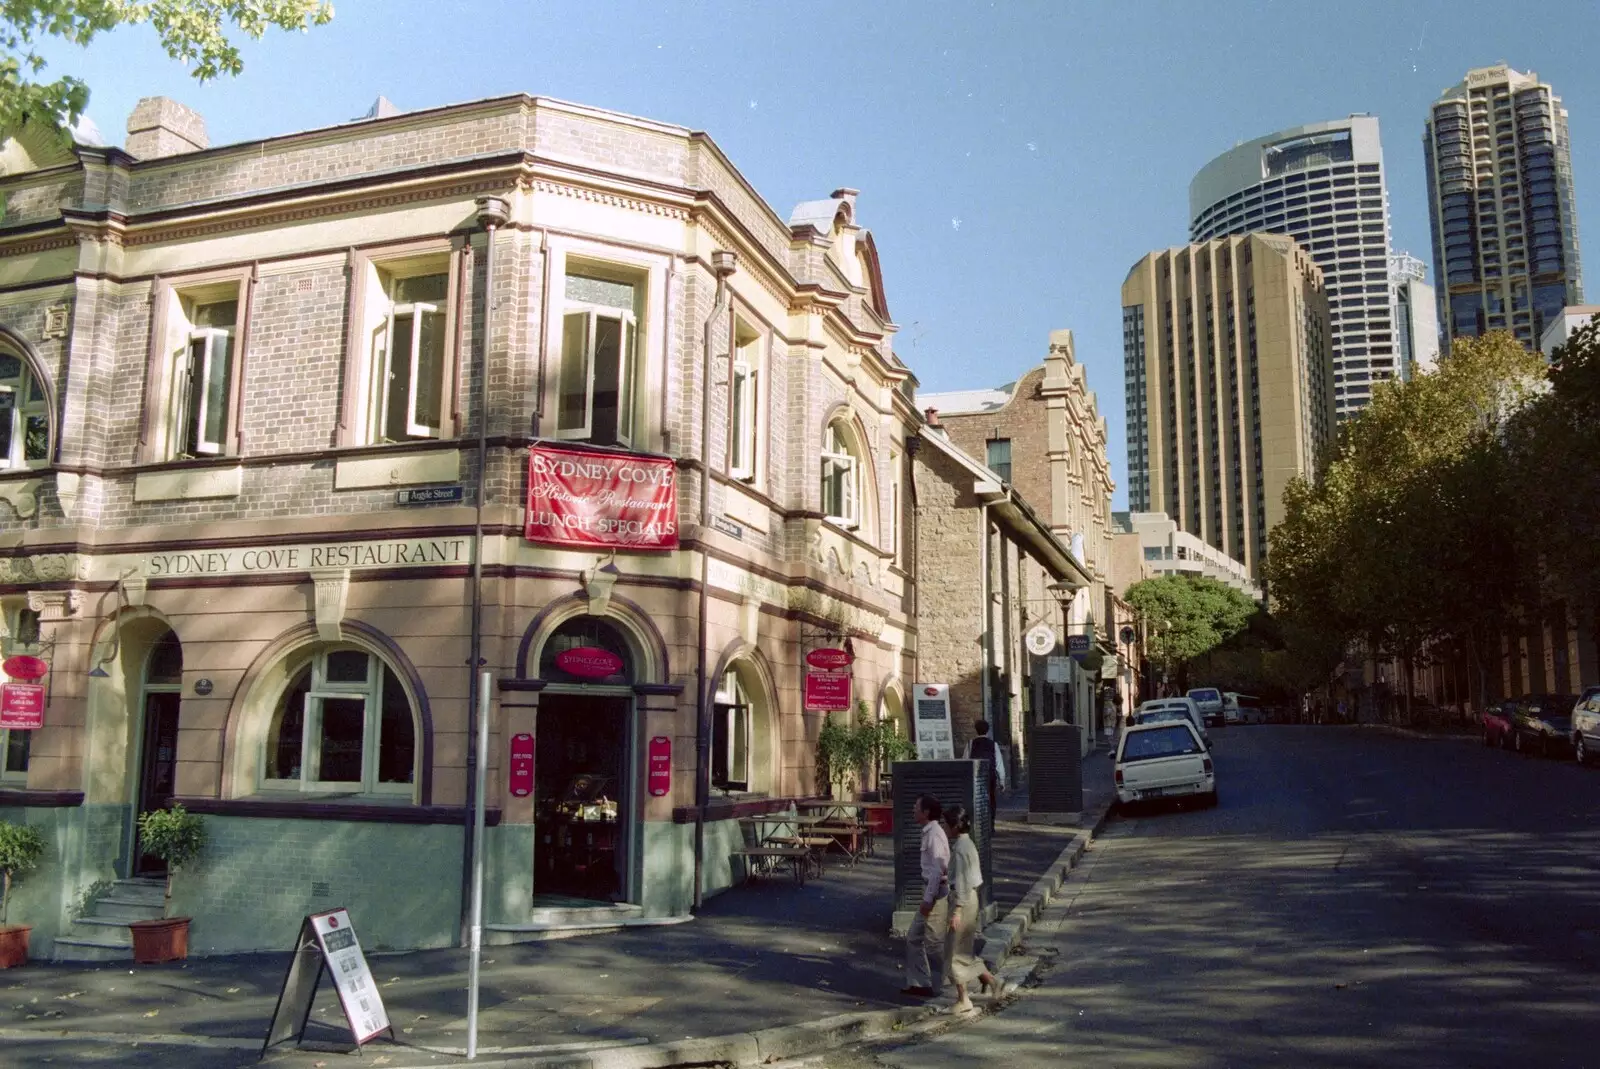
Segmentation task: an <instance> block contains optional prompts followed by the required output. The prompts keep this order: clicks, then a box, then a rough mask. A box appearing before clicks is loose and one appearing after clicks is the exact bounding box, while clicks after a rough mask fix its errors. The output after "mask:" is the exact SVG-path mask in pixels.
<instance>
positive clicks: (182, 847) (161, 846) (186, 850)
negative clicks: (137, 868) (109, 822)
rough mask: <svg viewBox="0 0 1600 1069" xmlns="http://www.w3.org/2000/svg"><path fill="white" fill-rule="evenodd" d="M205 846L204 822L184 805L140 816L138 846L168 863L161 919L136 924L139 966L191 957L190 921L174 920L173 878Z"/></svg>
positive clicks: (131, 927) (135, 950) (135, 948)
mask: <svg viewBox="0 0 1600 1069" xmlns="http://www.w3.org/2000/svg"><path fill="white" fill-rule="evenodd" d="M205 845H206V829H205V821H204V820H202V819H201V818H200V817H199V816H198V815H197V814H194V813H191V812H189V811H188V810H187V809H185V808H183V806H181V805H178V804H176V803H175V804H174V805H173V806H172V808H171V809H152V810H151V811H150V812H148V813H141V814H139V846H140V848H141V849H142V850H144V852H145V853H147V854H150V855H151V856H153V857H158V858H160V859H161V860H162V861H165V862H166V863H167V889H166V895H165V896H164V897H163V898H162V904H161V920H158V921H133V922H131V923H130V924H129V925H128V929H129V930H130V931H131V932H132V933H133V960H134V961H135V962H137V963H138V964H140V965H155V964H159V963H160V962H163V961H182V960H184V959H185V958H187V957H188V956H189V918H188V917H173V916H172V915H171V914H172V876H173V874H174V873H175V872H177V870H178V869H180V868H182V867H183V866H185V865H187V864H188V863H189V862H191V861H193V860H194V859H195V858H196V857H197V856H198V855H199V853H200V850H201V848H203V847H204V846H205Z"/></svg>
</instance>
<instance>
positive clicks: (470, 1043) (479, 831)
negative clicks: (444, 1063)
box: [467, 672, 492, 1062]
mask: <svg viewBox="0 0 1600 1069" xmlns="http://www.w3.org/2000/svg"><path fill="white" fill-rule="evenodd" d="M491 682H492V680H491V679H490V676H489V673H488V672H484V673H482V674H481V675H479V676H478V772H477V780H478V786H477V794H476V795H475V803H474V808H473V812H472V951H471V956H470V957H469V958H468V959H467V1061H469V1062H470V1061H472V1060H473V1059H474V1058H476V1057H477V1056H478V963H479V961H480V960H482V958H483V825H484V815H485V809H486V806H485V801H484V795H485V794H486V793H488V787H489V783H488V779H489V684H490V683H491Z"/></svg>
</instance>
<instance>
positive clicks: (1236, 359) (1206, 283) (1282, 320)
mask: <svg viewBox="0 0 1600 1069" xmlns="http://www.w3.org/2000/svg"><path fill="white" fill-rule="evenodd" d="M1122 339H1123V358H1124V365H1125V369H1126V375H1125V379H1126V384H1127V405H1128V504H1129V507H1130V508H1131V509H1132V510H1133V511H1134V512H1165V513H1166V514H1167V516H1168V517H1170V518H1171V519H1172V520H1173V521H1174V522H1175V523H1176V524H1177V525H1178V529H1179V530H1180V531H1185V532H1187V533H1189V534H1191V535H1193V536H1195V537H1196V538H1198V539H1200V540H1201V541H1202V542H1204V543H1206V544H1207V545H1209V546H1211V547H1212V548H1214V549H1217V550H1220V551H1221V552H1222V553H1224V554H1226V555H1227V556H1229V557H1232V558H1233V559H1234V560H1236V561H1239V562H1240V563H1242V564H1243V565H1244V566H1245V568H1246V569H1247V570H1248V571H1249V573H1250V574H1251V575H1252V576H1253V577H1255V578H1256V579H1258V580H1259V578H1260V576H1261V564H1262V561H1263V560H1264V559H1265V556H1266V552H1267V534H1268V532H1270V531H1271V530H1272V528H1273V527H1274V526H1275V525H1276V524H1277V523H1279V522H1280V521H1281V520H1282V519H1283V515H1284V509H1283V491H1284V489H1285V488H1286V487H1287V486H1288V485H1289V482H1290V480H1292V479H1293V478H1294V477H1295V476H1297V475H1305V476H1310V475H1311V474H1313V473H1314V472H1315V471H1316V466H1317V464H1319V463H1320V460H1321V457H1322V454H1323V452H1324V451H1325V450H1326V449H1327V448H1328V447H1329V446H1330V445H1331V444H1332V442H1333V434H1334V423H1333V413H1334V405H1333V371H1332V360H1331V359H1330V355H1329V342H1328V303H1327V297H1326V296H1325V294H1324V292H1323V288H1322V271H1321V270H1320V269H1319V268H1318V267H1317V265H1316V264H1315V263H1314V262H1313V261H1312V259H1311V257H1310V256H1309V255H1308V254H1307V253H1306V252H1305V250H1304V249H1302V248H1300V247H1299V246H1298V245H1296V244H1295V242H1294V240H1293V239H1292V238H1287V237H1283V236H1280V235H1277V234H1250V235H1247V236H1245V237H1232V238H1219V239H1217V240H1215V241H1208V242H1205V243H1204V244H1200V245H1189V246H1185V247H1182V248H1176V249H1167V250H1165V251H1162V252H1153V253H1151V254H1150V255H1148V256H1146V257H1145V258H1144V259H1142V260H1140V261H1139V262H1138V263H1137V264H1135V265H1134V266H1133V270H1131V271H1129V272H1128V277H1127V279H1126V280H1125V281H1124V282H1123V283H1122Z"/></svg>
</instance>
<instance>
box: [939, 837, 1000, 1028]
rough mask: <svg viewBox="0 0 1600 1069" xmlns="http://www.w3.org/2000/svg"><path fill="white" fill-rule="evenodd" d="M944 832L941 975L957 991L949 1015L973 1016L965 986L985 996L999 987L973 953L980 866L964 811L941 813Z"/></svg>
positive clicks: (977, 910) (987, 969) (980, 884)
mask: <svg viewBox="0 0 1600 1069" xmlns="http://www.w3.org/2000/svg"><path fill="white" fill-rule="evenodd" d="M944 825H945V831H946V833H947V834H948V835H949V837H950V926H949V927H948V928H947V929H945V936H944V975H945V979H946V980H949V981H950V982H951V983H952V984H954V985H955V988H956V1004H955V1005H954V1006H952V1007H950V1012H951V1013H958V1014H966V1013H972V1012H974V1010H976V1008H977V1007H975V1006H973V1004H972V999H971V998H970V997H969V996H968V995H967V986H968V985H969V984H971V983H972V981H974V980H976V981H978V983H980V984H981V985H983V990H984V993H985V994H988V993H991V992H994V993H998V992H999V990H1000V985H999V984H998V983H997V982H996V981H995V978H994V977H993V976H991V975H990V974H989V967H988V966H987V965H986V964H984V961H983V959H982V958H980V957H978V955H977V952H976V951H975V950H974V949H973V944H974V942H975V941H976V940H977V936H978V915H979V913H980V912H981V911H982V907H981V906H980V905H979V902H978V888H979V887H982V886H983V865H982V862H980V861H979V860H978V848H977V847H976V846H974V845H972V835H971V834H970V833H971V831H972V821H971V820H970V819H968V817H967V811H966V810H965V809H963V808H962V807H961V806H958V805H953V806H951V807H950V808H948V809H946V810H945V811H944Z"/></svg>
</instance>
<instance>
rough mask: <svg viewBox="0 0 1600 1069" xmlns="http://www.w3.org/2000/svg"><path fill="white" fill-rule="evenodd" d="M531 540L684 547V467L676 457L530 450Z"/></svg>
mask: <svg viewBox="0 0 1600 1069" xmlns="http://www.w3.org/2000/svg"><path fill="white" fill-rule="evenodd" d="M524 534H525V536H526V537H527V539H528V541H530V542H546V543H552V544H555V545H563V546H592V547H596V548H625V549H676V548H678V473H677V469H676V467H675V465H674V463H673V461H672V459H671V458H670V457H647V456H640V455H638V454H631V453H591V452H587V451H583V450H576V449H552V448H549V447H547V446H537V445H536V446H532V447H530V448H529V450H528V520H527V528H526V530H525V532H524Z"/></svg>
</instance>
